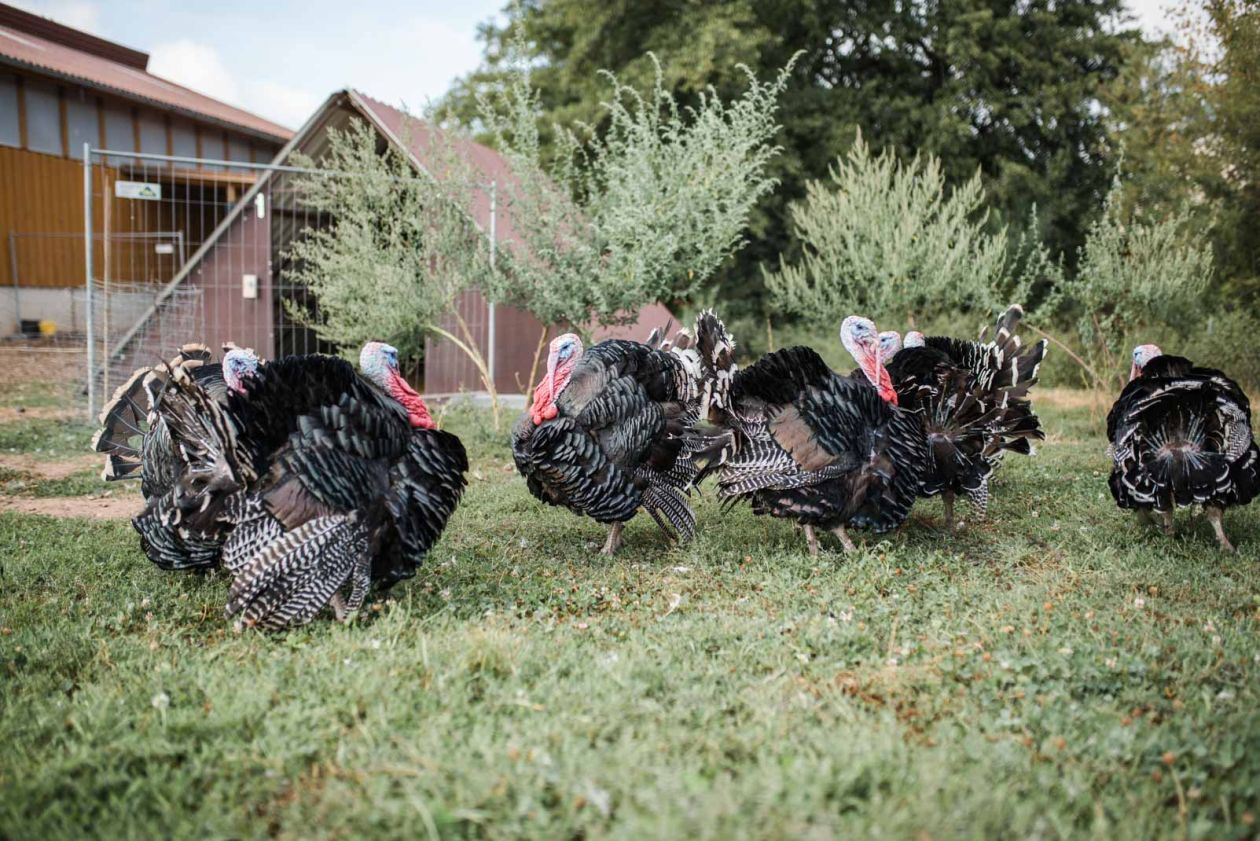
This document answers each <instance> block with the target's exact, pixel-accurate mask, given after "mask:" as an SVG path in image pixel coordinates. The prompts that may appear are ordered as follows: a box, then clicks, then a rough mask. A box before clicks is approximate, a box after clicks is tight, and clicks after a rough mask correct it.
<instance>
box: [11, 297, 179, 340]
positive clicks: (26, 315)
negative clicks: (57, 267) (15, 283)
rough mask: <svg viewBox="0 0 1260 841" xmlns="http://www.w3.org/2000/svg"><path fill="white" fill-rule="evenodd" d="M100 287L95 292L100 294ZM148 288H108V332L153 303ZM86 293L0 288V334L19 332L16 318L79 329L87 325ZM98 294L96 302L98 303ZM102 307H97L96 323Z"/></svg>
mask: <svg viewBox="0 0 1260 841" xmlns="http://www.w3.org/2000/svg"><path fill="white" fill-rule="evenodd" d="M100 294H101V293H100V291H99V290H98V291H97V292H96V295H97V296H100ZM156 294H157V288H156V287H155V288H154V289H153V291H151V292H111V293H110V296H109V323H110V333H111V334H114V333H118V332H119V331H121V330H125V329H127V328H128V327H130V326H131V325H132V324H134V323H135V322H136V319H138V318H140V316H141V315H143V314H144V312H145V310H146V309H148V308H149V306H150V305H151V304H152V303H153V300H154V296H155V295H156ZM86 300H87V293H86V292H85V291H84V290H83V289H73V288H66V289H31V288H24V289H18V290H15V289H13V288H12V287H9V288H7V289H0V336H11V335H14V334H16V333H18V332H19V327H18V319H19V318H21V319H23V320H25V319H30V320H33V321H43V320H47V321H51V322H53V323H54V324H56V325H57V332H58V333H81V332H84V331H85V330H86V329H87V306H86ZM101 303H102V302H101V300H100V299H99V298H98V300H97V301H96V304H97V306H98V307H100V306H101ZM102 315H103V311H102V310H99V309H98V312H97V322H96V326H97V327H98V328H99V327H100V326H101V323H102V322H101V316H102Z"/></svg>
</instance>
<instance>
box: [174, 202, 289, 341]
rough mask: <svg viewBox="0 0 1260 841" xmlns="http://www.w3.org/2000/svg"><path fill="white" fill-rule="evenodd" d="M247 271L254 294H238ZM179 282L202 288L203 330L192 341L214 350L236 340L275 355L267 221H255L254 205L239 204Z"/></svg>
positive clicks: (190, 286)
mask: <svg viewBox="0 0 1260 841" xmlns="http://www.w3.org/2000/svg"><path fill="white" fill-rule="evenodd" d="M247 274H252V275H256V276H257V277H258V297H257V298H245V297H244V296H243V295H242V294H241V292H242V286H243V277H244V276H245V275H247ZM184 283H185V285H186V286H187V287H188V288H190V289H197V290H200V292H201V313H202V318H201V320H200V323H201V329H202V331H203V333H202V335H200V336H198V337H197V339H196V340H197V341H201V342H204V343H205V344H207V345H209V346H210V347H212V348H216V349H217V348H218V347H219V346H220V345H222V344H223V343H225V342H236V344H238V345H240V346H242V347H249V348H253V349H254V351H255V352H257V353H258V354H259V355H260V356H263V357H266V358H274V357H275V355H276V353H275V321H274V307H273V300H272V296H273V294H274V287H273V283H272V277H271V224H270V220H269V219H267V218H264V219H259V218H258V216H257V214H256V213H255V210H254V207H253V206H248V207H246V208H244V209H243V211H242V214H241V216H240V217H238V218H237V219H236V220H235V221H234V222H233V223H232V224H231V225H230V226H229V227H228V229H227V230H226V231H224V233H223V236H222V237H221V238H220V239H219V241H218V242H217V243H216V244H215V246H214V248H212V249H210V251H209V252H208V253H207V254H206V256H205V258H204V259H203V260H202V261H201V263H200V264H199V265H198V266H197V267H196V268H194V269H193V270H192V272H191V273H190V274H189V276H188V278H187V279H186V280H185V281H184Z"/></svg>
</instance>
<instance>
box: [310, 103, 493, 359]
mask: <svg viewBox="0 0 1260 841" xmlns="http://www.w3.org/2000/svg"><path fill="white" fill-rule="evenodd" d="M434 138H435V139H434V142H433V144H432V150H433V155H434V157H435V159H441V163H440V164H438V163H435V165H434V166H432V167H431V168H430V170H431V171H433V172H441V173H443V178H442V180H441V181H440V182H438V181H434V180H433V179H432V178H430V177H426V176H421V175H419V174H418V173H417V172H416V171H415V169H414V168H413V167H412V165H411V163H410V162H409V161H407V160H405V159H404V158H403V157H402V156H401V155H400V154H398V153H397V152H396V151H395V150H394V149H393V148H392V147H387V148H386V149H385V150H384V152H380V151H378V148H377V137H376V134H375V132H374V131H373V130H372V129H370V128H369V127H368V126H367V125H365V124H364V123H363V122H362V121H359V120H354V121H352V122H351V124H350V127H349V128H347V129H346V130H344V131H339V130H336V129H333V130H331V131H329V133H328V143H329V146H328V150H327V153H326V154H325V156H324V157H323V158H321V159H320V160H319V161H318V162H316V161H313V160H311V159H310V158H307V157H305V156H302V155H295V156H294V157H295V160H296V162H297V163H298V165H299V166H306V167H310V168H313V167H315V166H316V165H317V164H318V166H320V167H322V168H323V169H322V170H319V171H312V172H309V173H301V174H297V175H295V176H293V178H294V186H295V188H296V189H297V191H298V194H299V196H300V197H301V200H302V202H304V203H305V204H307V205H309V206H311V207H312V208H317V209H319V210H320V211H322V212H324V213H327V214H328V215H329V216H330V218H331V219H332V222H331V224H330V225H329V226H328V227H326V228H308V229H306V230H305V231H304V232H303V233H302V235H301V236H300V237H298V238H297V239H296V240H295V241H294V242H293V244H292V246H291V252H290V255H291V257H292V259H293V266H294V268H293V269H292V270H291V280H292V281H293V282H296V283H300V284H304V285H305V286H306V287H307V289H309V290H310V292H311V293H312V294H313V296H314V298H315V300H316V301H317V302H318V308H317V309H316V310H314V311H305V310H303V311H301V312H295V313H294V315H295V316H297V317H298V318H300V319H302V320H304V321H306V322H307V323H308V324H310V326H311V327H312V328H313V329H314V330H315V332H316V333H317V334H318V335H319V337H320V338H321V339H322V340H324V341H326V342H330V343H332V344H334V345H337V346H338V347H342V348H347V349H354V350H357V348H358V347H359V346H360V345H362V344H363V343H364V342H367V341H369V340H371V339H384V340H386V341H388V342H390V343H391V344H393V345H395V346H397V347H398V349H399V351H400V352H401V353H402V354H403V355H404V356H406V357H411V358H417V357H419V356H420V355H421V353H422V352H423V348H424V339H425V337H426V336H428V335H430V334H433V333H442V332H444V331H443V329H442V327H441V323H442V321H443V319H444V318H445V317H447V316H448V315H449V313H450V311H451V308H452V304H453V302H454V301H455V298H456V297H457V296H458V295H459V294H460V293H461V292H463V291H464V290H465V289H467V288H469V287H470V286H471V285H473V283H474V282H475V281H476V280H477V279H478V278H480V277H483V276H485V274H486V273H487V270H488V249H487V247H486V242H485V235H484V234H482V233H481V232H480V231H478V230H477V228H476V226H475V225H474V224H473V223H472V220H471V218H470V217H469V215H468V210H467V209H468V208H469V207H470V206H471V197H470V193H469V191H470V190H471V189H473V186H472V185H473V179H472V177H471V175H470V173H468V172H467V169H466V166H465V165H464V164H463V162H462V161H461V160H460V158H459V156H458V155H456V154H455V153H454V151H453V149H452V148H449V147H448V145H447V144H445V143H443V142H442V141H441V139H440V137H439V136H438V135H437V134H435V135H434Z"/></svg>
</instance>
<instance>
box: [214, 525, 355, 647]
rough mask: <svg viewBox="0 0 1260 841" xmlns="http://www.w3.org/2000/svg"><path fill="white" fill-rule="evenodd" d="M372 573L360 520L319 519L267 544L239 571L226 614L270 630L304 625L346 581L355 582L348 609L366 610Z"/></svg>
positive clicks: (229, 595) (229, 597)
mask: <svg viewBox="0 0 1260 841" xmlns="http://www.w3.org/2000/svg"><path fill="white" fill-rule="evenodd" d="M369 569H370V559H369V558H368V534H367V530H366V529H365V528H363V526H362V525H361V524H359V523H358V522H357V519H356V518H355V517H354V516H342V515H336V516H329V517H317V518H315V519H313V520H310V521H309V522H307V523H304V524H303V525H301V526H299V527H298V528H296V529H294V530H293V531H291V532H289V533H288V534H285V535H283V536H282V537H280V538H279V539H277V540H275V541H273V542H271V543H270V544H268V545H267V546H266V547H265V548H264V549H262V551H260V552H259V553H258V554H257V555H255V556H254V557H253V558H252V559H251V560H250V561H249V562H248V564H246V565H245V566H244V567H243V568H242V569H241V571H240V573H239V574H238V575H237V577H236V580H235V581H233V582H232V588H231V590H230V591H229V594H228V603H227V610H226V613H227V615H228V616H229V617H231V616H235V615H236V614H240V615H241V621H242V622H243V623H244V624H246V625H252V626H257V627H261V628H266V629H268V630H280V629H283V628H288V627H292V626H294V625H304V624H306V623H307V622H310V621H311V620H312V619H314V618H315V616H316V615H317V614H318V613H319V612H320V611H321V610H323V609H324V608H325V607H326V606H328V604H329V602H330V601H331V600H332V598H333V596H334V595H335V594H336V593H337V591H339V590H340V589H341V588H342V586H343V585H344V584H345V583H346V581H347V580H352V581H353V591H352V593H351V596H350V599H349V604H351V605H353V606H354V607H357V606H358V605H359V604H362V602H363V598H364V595H365V594H366V590H367V585H368V580H369V575H368V570H369Z"/></svg>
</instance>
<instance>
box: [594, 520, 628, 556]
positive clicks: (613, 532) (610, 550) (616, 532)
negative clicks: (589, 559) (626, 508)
mask: <svg viewBox="0 0 1260 841" xmlns="http://www.w3.org/2000/svg"><path fill="white" fill-rule="evenodd" d="M624 526H625V523H613V524H612V528H610V529H609V530H608V540H607V541H606V542H605V543H604V548H603V549H600V550H599V553H600V554H601V555H613V554H616V552H617V550H618V549H620V548H621V529H622V528H623V527H624Z"/></svg>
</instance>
